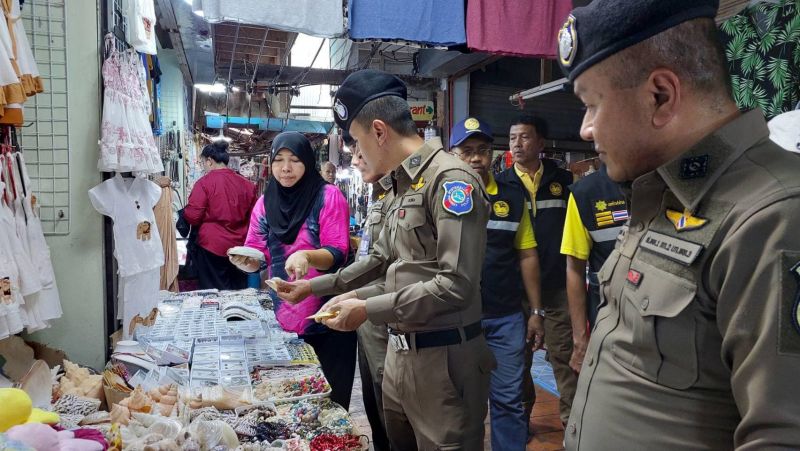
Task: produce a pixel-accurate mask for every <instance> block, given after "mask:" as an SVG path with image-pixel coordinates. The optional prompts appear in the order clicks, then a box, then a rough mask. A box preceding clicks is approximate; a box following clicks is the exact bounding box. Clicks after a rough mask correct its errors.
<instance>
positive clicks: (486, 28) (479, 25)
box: [467, 0, 572, 58]
mask: <svg viewBox="0 0 800 451" xmlns="http://www.w3.org/2000/svg"><path fill="white" fill-rule="evenodd" d="M570 11H572V1H571V0H528V1H524V2H520V1H515V0H470V1H469V2H467V46H468V47H469V48H471V49H473V50H480V51H484V52H490V53H499V54H503V55H515V56H527V57H536V58H555V56H556V47H557V42H556V36H557V35H558V30H559V28H560V27H561V25H562V24H563V23H564V21H566V19H567V16H569V13H570Z"/></svg>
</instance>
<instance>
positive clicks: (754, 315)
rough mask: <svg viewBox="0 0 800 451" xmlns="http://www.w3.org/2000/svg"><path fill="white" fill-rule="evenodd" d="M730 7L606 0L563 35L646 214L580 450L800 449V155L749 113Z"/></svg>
mask: <svg viewBox="0 0 800 451" xmlns="http://www.w3.org/2000/svg"><path fill="white" fill-rule="evenodd" d="M717 8H718V2H717V1H716V0H714V1H712V0H670V1H663V0H640V1H630V0H594V1H593V2H592V3H591V4H590V5H589V6H587V7H583V8H577V9H575V10H574V11H573V13H572V15H570V16H569V18H568V20H567V21H566V23H565V24H564V26H563V27H562V29H561V31H560V33H559V38H558V43H559V44H558V46H559V48H558V52H559V61H560V64H561V66H562V68H563V70H564V72H565V73H566V74H567V76H568V77H569V80H570V81H571V82H572V83H573V84H574V88H575V93H576V95H577V96H578V97H579V98H580V99H581V101H583V103H584V104H585V105H586V114H585V117H584V121H583V125H582V127H581V136H582V137H583V138H584V139H586V140H588V141H593V142H594V143H595V145H596V147H597V151H598V152H599V154H600V159H601V160H602V161H603V162H604V163H605V164H606V166H607V170H608V175H609V177H610V178H611V179H612V180H614V181H617V182H620V184H621V186H622V187H623V191H624V192H625V195H626V198H627V200H628V201H629V215H630V219H629V221H628V223H627V225H626V226H625V227H624V228H623V230H622V233H621V235H620V237H619V238H618V240H617V244H616V249H615V250H614V251H613V252H612V253H611V255H610V256H609V258H608V260H607V261H606V263H605V265H603V267H602V269H601V270H600V271H599V274H598V280H599V283H600V291H601V295H602V301H601V308H600V310H599V313H598V317H597V323H596V325H595V328H594V330H593V331H592V335H591V339H590V342H589V346H588V349H587V351H586V356H585V358H584V360H583V366H582V367H581V372H580V378H579V382H578V390H577V393H576V396H575V399H574V403H573V406H572V413H571V416H570V419H569V423H568V424H567V429H566V431H565V441H566V447H567V449H568V450H579V449H580V450H601V451H602V450H614V451H618V450H621V449H647V450H670V451H675V450H678V451H680V450H699V449H709V450H711V449H714V450H717V449H719V450H722V449H742V450H744V449H759V450H761V449H797V448H798V447H799V446H800V402H798V400H797V388H796V385H797V375H798V374H800V289H799V288H800V287H799V286H798V283H800V269H798V268H800V233H798V230H800V214H797V211H798V210H800V177H798V174H800V159H798V158H797V157H796V155H793V154H790V153H788V152H784V151H782V150H781V149H780V148H779V147H778V146H777V145H775V144H774V143H772V142H771V141H770V140H769V130H768V128H767V125H766V122H765V121H764V116H763V113H762V112H761V111H760V110H754V111H749V112H744V113H740V112H739V111H738V109H737V107H736V104H735V103H734V101H733V99H732V96H731V88H730V83H729V76H728V73H727V70H726V67H727V65H726V61H725V55H724V52H723V48H722V45H721V43H720V42H719V39H718V36H717V29H716V26H715V23H714V17H715V15H716V13H717Z"/></svg>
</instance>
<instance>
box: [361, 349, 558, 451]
mask: <svg viewBox="0 0 800 451" xmlns="http://www.w3.org/2000/svg"><path fill="white" fill-rule="evenodd" d="M532 374H533V377H534V382H535V383H536V404H535V405H534V406H533V413H532V414H531V422H530V427H531V430H533V432H534V437H533V439H532V440H531V441H530V443H528V449H527V451H552V450H561V449H563V446H562V444H563V440H564V428H563V427H562V426H561V419H560V418H559V415H558V396H557V395H558V390H557V389H556V387H555V382H554V380H553V377H552V375H553V371H552V369H551V368H550V364H549V363H547V361H545V360H544V353H543V352H537V353H536V355H534V365H533V371H532ZM361 396H362V392H361V378H360V377H359V373H358V370H356V381H355V383H354V384H353V396H352V398H351V401H350V416H351V418H352V420H353V422H354V423H355V425H356V426H357V427H358V430H359V432H360V433H361V434H364V435H367V436H371V429H370V427H369V422H367V416H366V414H365V413H364V403H363V401H362V398H361ZM490 436H491V430H490V428H489V419H488V418H487V419H486V440H485V442H484V449H486V450H490V449H491V447H490V446H489V443H490V441H489V440H490ZM370 449H371V448H370Z"/></svg>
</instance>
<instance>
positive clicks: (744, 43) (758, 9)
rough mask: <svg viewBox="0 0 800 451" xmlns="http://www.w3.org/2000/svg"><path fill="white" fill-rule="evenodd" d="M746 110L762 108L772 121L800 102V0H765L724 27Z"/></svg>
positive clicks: (736, 96)
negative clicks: (765, 0)
mask: <svg viewBox="0 0 800 451" xmlns="http://www.w3.org/2000/svg"><path fill="white" fill-rule="evenodd" d="M720 30H721V31H722V32H721V33H720V36H721V37H722V40H723V42H724V44H725V56H726V57H727V59H728V68H729V70H730V73H731V84H732V85H733V98H734V99H735V100H736V104H737V105H738V106H739V108H740V109H742V110H749V109H753V108H761V110H762V111H763V112H764V115H765V117H766V118H767V120H770V119H772V118H773V117H775V116H778V115H779V114H782V113H785V112H787V111H791V110H793V109H794V107H795V105H797V102H798V101H800V0H780V1H778V2H775V3H773V2H761V3H758V4H756V5H754V6H751V7H749V8H747V9H745V10H744V11H743V12H742V13H741V14H738V15H736V16H733V17H732V18H730V19H728V20H726V21H725V22H723V23H722V25H720Z"/></svg>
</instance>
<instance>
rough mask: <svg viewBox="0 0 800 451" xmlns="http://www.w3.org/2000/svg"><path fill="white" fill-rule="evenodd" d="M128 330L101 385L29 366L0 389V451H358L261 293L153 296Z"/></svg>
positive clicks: (306, 352)
mask: <svg viewBox="0 0 800 451" xmlns="http://www.w3.org/2000/svg"><path fill="white" fill-rule="evenodd" d="M131 329H132V335H133V337H134V338H135V339H134V340H127V341H119V342H117V343H116V344H115V346H114V353H113V354H112V357H111V360H110V361H109V362H108V364H107V365H106V368H105V370H104V371H103V373H102V374H94V373H93V372H92V371H90V370H89V369H87V368H83V367H80V366H78V365H76V364H74V363H71V362H69V361H64V369H65V371H64V373H63V374H61V375H60V376H58V377H56V378H51V377H50V370H49V369H48V368H47V366H46V365H44V367H43V368H42V367H41V366H38V367H36V368H33V369H31V371H29V374H28V376H26V378H25V383H23V384H22V386H23V388H25V389H26V390H25V391H22V390H18V389H0V400H2V399H13V400H15V401H14V402H13V403H12V404H13V406H15V407H13V408H9V409H4V413H2V414H0V445H2V446H4V448H2V449H15V450H16V449H19V450H23V449H32V448H36V449H42V448H41V446H42V443H43V442H42V441H41V440H45V437H50V436H52V438H47V440H53V443H56V442H58V441H61V440H65V441H66V440H71V441H75V440H76V439H77V440H78V442H76V443H79V444H81V445H82V446H84V447H82V448H72V449H87V450H89V449H98V450H102V449H114V450H143V449H148V450H195V449H203V450H206V449H240V450H267V449H270V450H271V449H285V450H323V449H342V450H355V449H367V447H368V439H367V438H366V437H363V436H360V435H359V432H358V430H357V428H356V427H355V426H354V425H353V423H352V422H351V420H350V417H349V415H348V413H347V411H346V410H345V409H343V408H342V407H341V406H339V405H338V404H336V403H334V402H332V401H330V400H329V399H328V396H329V395H330V392H331V388H330V385H329V384H328V382H327V380H326V379H325V376H324V374H323V373H322V370H321V369H320V366H319V361H318V359H317V357H316V354H315V353H314V350H313V349H312V348H311V346H309V345H308V344H306V343H305V342H303V341H302V340H301V339H298V337H297V335H296V334H292V333H287V332H285V331H283V329H282V328H281V327H280V325H279V324H278V322H277V320H276V319H275V314H274V311H273V310H272V299H271V297H270V294H269V292H266V291H257V290H253V289H250V290H244V291H235V292H216V291H205V292H188V293H180V294H177V293H169V292H161V295H160V301H159V303H158V306H157V307H156V308H155V309H154V310H153V312H152V314H151V315H149V316H148V317H147V318H141V317H139V318H137V320H136V321H135V322H134V324H132V325H131ZM36 373H38V374H39V376H38V377H37V376H35V374H36ZM51 384H52V386H51ZM51 394H52V396H50V395H51ZM31 406H32V407H35V408H37V409H34V410H33V411H32V410H31ZM26 423H28V424H26ZM57 431H62V432H57ZM63 431H68V432H66V433H64V432H63ZM53 449H56V448H53Z"/></svg>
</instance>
